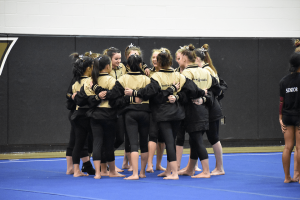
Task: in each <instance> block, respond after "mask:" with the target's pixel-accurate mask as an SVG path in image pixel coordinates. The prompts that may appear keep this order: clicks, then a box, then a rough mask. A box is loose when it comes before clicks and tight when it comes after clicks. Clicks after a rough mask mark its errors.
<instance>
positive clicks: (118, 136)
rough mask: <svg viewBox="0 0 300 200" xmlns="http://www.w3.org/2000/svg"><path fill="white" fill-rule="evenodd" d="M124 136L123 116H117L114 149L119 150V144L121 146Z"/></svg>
mask: <svg viewBox="0 0 300 200" xmlns="http://www.w3.org/2000/svg"><path fill="white" fill-rule="evenodd" d="M124 135H125V126H124V119H123V115H121V116H119V118H118V122H117V132H116V140H115V143H114V147H115V149H117V148H119V147H120V146H121V144H123V142H124Z"/></svg>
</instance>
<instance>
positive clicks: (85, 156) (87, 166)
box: [66, 53, 95, 175]
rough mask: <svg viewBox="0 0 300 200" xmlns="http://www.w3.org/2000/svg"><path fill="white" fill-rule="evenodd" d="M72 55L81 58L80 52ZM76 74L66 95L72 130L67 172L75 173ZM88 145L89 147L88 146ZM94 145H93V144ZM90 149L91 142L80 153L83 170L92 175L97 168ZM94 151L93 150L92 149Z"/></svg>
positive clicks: (67, 157) (67, 154) (67, 152)
mask: <svg viewBox="0 0 300 200" xmlns="http://www.w3.org/2000/svg"><path fill="white" fill-rule="evenodd" d="M71 56H72V57H73V58H74V57H75V59H78V58H79V55H78V53H74V54H71ZM75 79H76V78H75V74H74V77H73V79H72V81H71V83H70V85H69V88H68V91H67V94H66V97H67V109H69V110H70V112H69V117H68V118H69V121H70V123H71V130H70V138H69V143H68V147H67V151H66V160H67V172H66V174H74V168H73V159H72V154H73V149H74V146H75V124H74V122H73V120H71V116H72V115H73V113H74V111H75V109H76V104H75V102H74V100H73V99H72V95H73V93H72V85H73V84H74V83H75V82H76V80H75ZM87 146H88V148H87ZM91 146H92V145H91ZM88 149H90V143H89V144H88V145H85V146H84V148H83V149H82V151H81V153H80V157H81V160H82V162H83V165H82V171H83V172H87V173H88V174H90V175H94V174H95V170H94V168H93V166H92V164H91V162H90V157H89V151H88ZM91 152H92V151H91Z"/></svg>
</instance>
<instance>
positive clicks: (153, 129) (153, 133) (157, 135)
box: [149, 114, 164, 143]
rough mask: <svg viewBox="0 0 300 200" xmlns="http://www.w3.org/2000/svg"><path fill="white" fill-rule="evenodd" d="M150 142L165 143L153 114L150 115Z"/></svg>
mask: <svg viewBox="0 0 300 200" xmlns="http://www.w3.org/2000/svg"><path fill="white" fill-rule="evenodd" d="M149 141H151V142H155V143H157V142H159V143H164V139H163V136H162V134H161V131H160V130H159V128H158V125H157V122H155V121H154V120H153V116H152V114H150V127H149Z"/></svg>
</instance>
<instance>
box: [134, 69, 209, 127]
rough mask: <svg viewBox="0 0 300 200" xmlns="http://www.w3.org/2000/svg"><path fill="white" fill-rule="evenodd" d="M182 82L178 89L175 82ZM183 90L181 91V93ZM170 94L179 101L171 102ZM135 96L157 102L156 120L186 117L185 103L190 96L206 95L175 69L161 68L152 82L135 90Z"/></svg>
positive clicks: (172, 119)
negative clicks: (169, 99)
mask: <svg viewBox="0 0 300 200" xmlns="http://www.w3.org/2000/svg"><path fill="white" fill-rule="evenodd" d="M174 82H175V83H178V82H180V88H179V90H178V91H176V88H175V86H174V85H173V83H174ZM180 92H181V93H180ZM169 95H175V97H176V99H177V101H176V102H175V103H170V102H169V101H168V96H169ZM133 96H138V97H141V98H143V99H145V100H148V99H150V101H151V102H153V104H156V105H155V107H154V110H152V114H153V118H154V120H155V121H156V122H160V121H176V120H182V119H184V118H185V112H184V107H183V105H182V104H183V103H184V102H187V101H188V100H187V99H188V98H199V97H200V96H204V91H203V90H201V89H198V87H197V86H196V85H195V84H193V82H192V81H190V80H189V79H186V78H185V77H184V76H183V75H181V74H180V73H178V72H175V71H174V70H173V69H161V70H160V71H158V72H155V73H154V74H153V75H152V77H151V83H150V84H149V85H147V86H146V87H145V88H144V89H141V90H139V91H133Z"/></svg>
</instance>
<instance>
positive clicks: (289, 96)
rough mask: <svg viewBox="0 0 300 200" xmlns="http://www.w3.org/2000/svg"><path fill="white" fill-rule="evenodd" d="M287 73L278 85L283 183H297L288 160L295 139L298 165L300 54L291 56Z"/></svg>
mask: <svg viewBox="0 0 300 200" xmlns="http://www.w3.org/2000/svg"><path fill="white" fill-rule="evenodd" d="M289 71H290V72H291V74H289V75H287V76H285V77H283V78H282V79H281V81H280V84H279V85H280V106H279V122H280V125H281V129H282V132H283V134H284V141H285V146H284V150H283V154H282V164H283V169H284V174H285V179H284V183H290V182H295V181H298V180H295V179H293V178H291V176H290V159H291V152H292V150H293V148H294V143H295V138H296V150H295V151H297V163H300V152H299V151H300V94H299V88H300V52H295V53H293V54H292V56H291V58H290V69H289ZM299 167H300V165H298V171H300V170H299ZM299 183H300V181H299Z"/></svg>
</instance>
